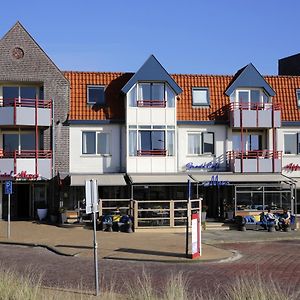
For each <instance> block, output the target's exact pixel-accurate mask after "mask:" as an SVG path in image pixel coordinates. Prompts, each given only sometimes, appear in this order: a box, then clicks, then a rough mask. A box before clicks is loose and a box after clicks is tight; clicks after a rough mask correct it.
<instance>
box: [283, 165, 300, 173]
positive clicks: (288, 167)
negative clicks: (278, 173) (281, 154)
mask: <svg viewBox="0 0 300 300" xmlns="http://www.w3.org/2000/svg"><path fill="white" fill-rule="evenodd" d="M283 169H284V170H287V171H291V172H293V171H300V166H299V165H298V164H293V163H290V164H288V165H286V166H284V167H283Z"/></svg>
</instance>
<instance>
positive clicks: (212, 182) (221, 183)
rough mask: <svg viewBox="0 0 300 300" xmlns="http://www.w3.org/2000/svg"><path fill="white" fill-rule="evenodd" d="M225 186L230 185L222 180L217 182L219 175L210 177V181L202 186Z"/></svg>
mask: <svg viewBox="0 0 300 300" xmlns="http://www.w3.org/2000/svg"><path fill="white" fill-rule="evenodd" d="M226 185H230V183H229V181H223V180H219V175H213V176H211V179H210V181H204V182H203V186H217V187H220V186H226Z"/></svg>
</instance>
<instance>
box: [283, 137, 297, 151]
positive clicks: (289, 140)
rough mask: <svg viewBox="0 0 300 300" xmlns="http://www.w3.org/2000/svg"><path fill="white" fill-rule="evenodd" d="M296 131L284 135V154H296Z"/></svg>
mask: <svg viewBox="0 0 300 300" xmlns="http://www.w3.org/2000/svg"><path fill="white" fill-rule="evenodd" d="M297 137H298V134H297V133H291V134H285V135H284V153H285V154H297V143H298V141H297Z"/></svg>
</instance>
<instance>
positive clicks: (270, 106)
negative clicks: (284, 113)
mask: <svg viewBox="0 0 300 300" xmlns="http://www.w3.org/2000/svg"><path fill="white" fill-rule="evenodd" d="M224 108H225V110H227V111H233V110H281V106H280V105H279V104H275V103H248V102H233V103H229V104H227V105H225V107H224Z"/></svg>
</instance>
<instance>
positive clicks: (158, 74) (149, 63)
mask: <svg viewBox="0 0 300 300" xmlns="http://www.w3.org/2000/svg"><path fill="white" fill-rule="evenodd" d="M139 81H163V82H167V83H168V84H169V85H170V87H171V88H172V89H173V90H174V91H175V93H176V94H177V95H178V94H180V93H181V92H182V89H181V88H180V87H179V86H178V84H177V83H176V82H175V81H174V79H173V78H172V77H171V76H170V75H169V73H168V72H167V71H166V70H165V69H164V67H163V66H162V65H161V64H160V63H159V61H158V60H157V59H156V58H155V57H154V55H150V57H149V58H148V59H147V60H146V62H145V63H144V64H143V65H142V66H141V68H140V69H139V70H138V71H137V72H136V73H135V74H134V75H133V76H132V78H131V79H130V80H129V81H128V82H127V84H126V85H125V86H124V87H123V88H122V92H123V93H124V94H126V93H128V92H129V90H130V89H131V88H132V87H133V86H134V85H135V84H136V83H137V82H139Z"/></svg>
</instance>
